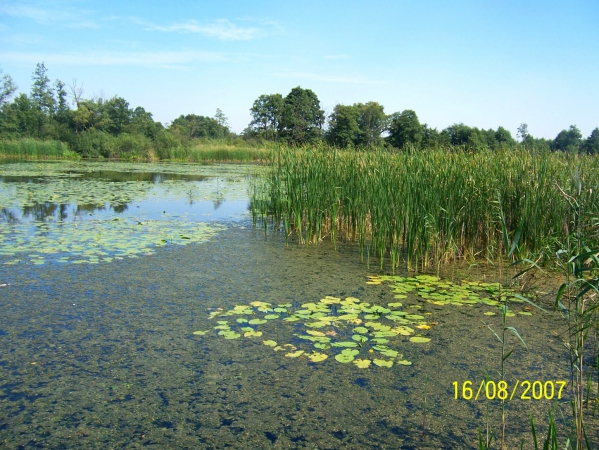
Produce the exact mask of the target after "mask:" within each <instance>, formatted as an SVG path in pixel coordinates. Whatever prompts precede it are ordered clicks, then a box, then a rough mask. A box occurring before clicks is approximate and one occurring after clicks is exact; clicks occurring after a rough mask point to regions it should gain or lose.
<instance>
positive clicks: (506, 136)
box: [493, 127, 516, 148]
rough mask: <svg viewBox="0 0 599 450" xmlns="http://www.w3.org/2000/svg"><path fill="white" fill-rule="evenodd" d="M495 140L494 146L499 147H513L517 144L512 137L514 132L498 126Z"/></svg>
mask: <svg viewBox="0 0 599 450" xmlns="http://www.w3.org/2000/svg"><path fill="white" fill-rule="evenodd" d="M493 137H494V140H495V145H494V146H493V147H494V148H497V147H513V146H514V145H516V140H515V139H514V138H513V137H512V133H510V131H509V130H506V129H505V128H503V127H498V128H497V130H496V131H495V132H494V136H493Z"/></svg>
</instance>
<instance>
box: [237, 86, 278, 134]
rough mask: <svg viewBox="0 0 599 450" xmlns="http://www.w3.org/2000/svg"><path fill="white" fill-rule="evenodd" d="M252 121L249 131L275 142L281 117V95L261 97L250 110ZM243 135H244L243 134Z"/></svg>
mask: <svg viewBox="0 0 599 450" xmlns="http://www.w3.org/2000/svg"><path fill="white" fill-rule="evenodd" d="M250 114H251V115H252V121H251V123H250V125H249V129H250V130H251V131H252V132H255V133H256V134H258V135H259V136H262V137H263V138H265V139H269V140H277V139H278V137H279V128H280V124H281V119H282V116H283V96H282V95H281V94H270V95H261V96H260V97H258V98H257V99H256V101H254V104H253V105H252V107H251V108H250ZM244 134H245V133H244Z"/></svg>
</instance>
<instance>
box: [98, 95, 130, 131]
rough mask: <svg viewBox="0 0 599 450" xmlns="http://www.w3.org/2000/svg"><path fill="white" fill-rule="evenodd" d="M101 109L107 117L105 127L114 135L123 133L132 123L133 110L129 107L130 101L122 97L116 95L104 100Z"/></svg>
mask: <svg viewBox="0 0 599 450" xmlns="http://www.w3.org/2000/svg"><path fill="white" fill-rule="evenodd" d="M101 109H102V114H103V115H104V117H105V126H104V128H105V129H106V131H108V132H109V133H110V134H112V135H115V136H116V135H118V134H120V133H122V132H123V131H124V129H125V127H126V126H127V125H129V124H130V123H131V116H132V114H133V111H131V109H129V102H128V101H127V100H125V99H124V98H122V97H117V96H114V97H112V98H111V99H110V100H107V101H105V102H103V103H102V108H101Z"/></svg>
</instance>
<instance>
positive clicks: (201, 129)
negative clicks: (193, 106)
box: [169, 114, 228, 140]
mask: <svg viewBox="0 0 599 450" xmlns="http://www.w3.org/2000/svg"><path fill="white" fill-rule="evenodd" d="M169 130H170V131H172V132H174V133H176V134H178V135H180V136H181V137H182V138H184V139H187V140H189V139H197V138H218V137H221V136H224V135H226V133H227V132H228V129H227V128H225V127H223V126H222V125H220V124H219V123H218V122H217V121H216V119H213V118H212V117H204V116H198V115H196V114H187V115H181V116H179V117H177V118H176V119H175V120H173V122H172V123H171V125H170V127H169Z"/></svg>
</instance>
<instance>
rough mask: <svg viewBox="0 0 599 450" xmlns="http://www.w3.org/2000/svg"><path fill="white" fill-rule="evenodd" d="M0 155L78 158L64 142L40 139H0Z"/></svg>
mask: <svg viewBox="0 0 599 450" xmlns="http://www.w3.org/2000/svg"><path fill="white" fill-rule="evenodd" d="M0 157H11V158H40V159H78V158H80V156H79V155H78V154H77V153H75V152H73V151H71V150H69V147H68V145H67V144H65V143H64V142H60V141H40V140H37V139H19V140H10V141H7V140H0Z"/></svg>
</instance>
